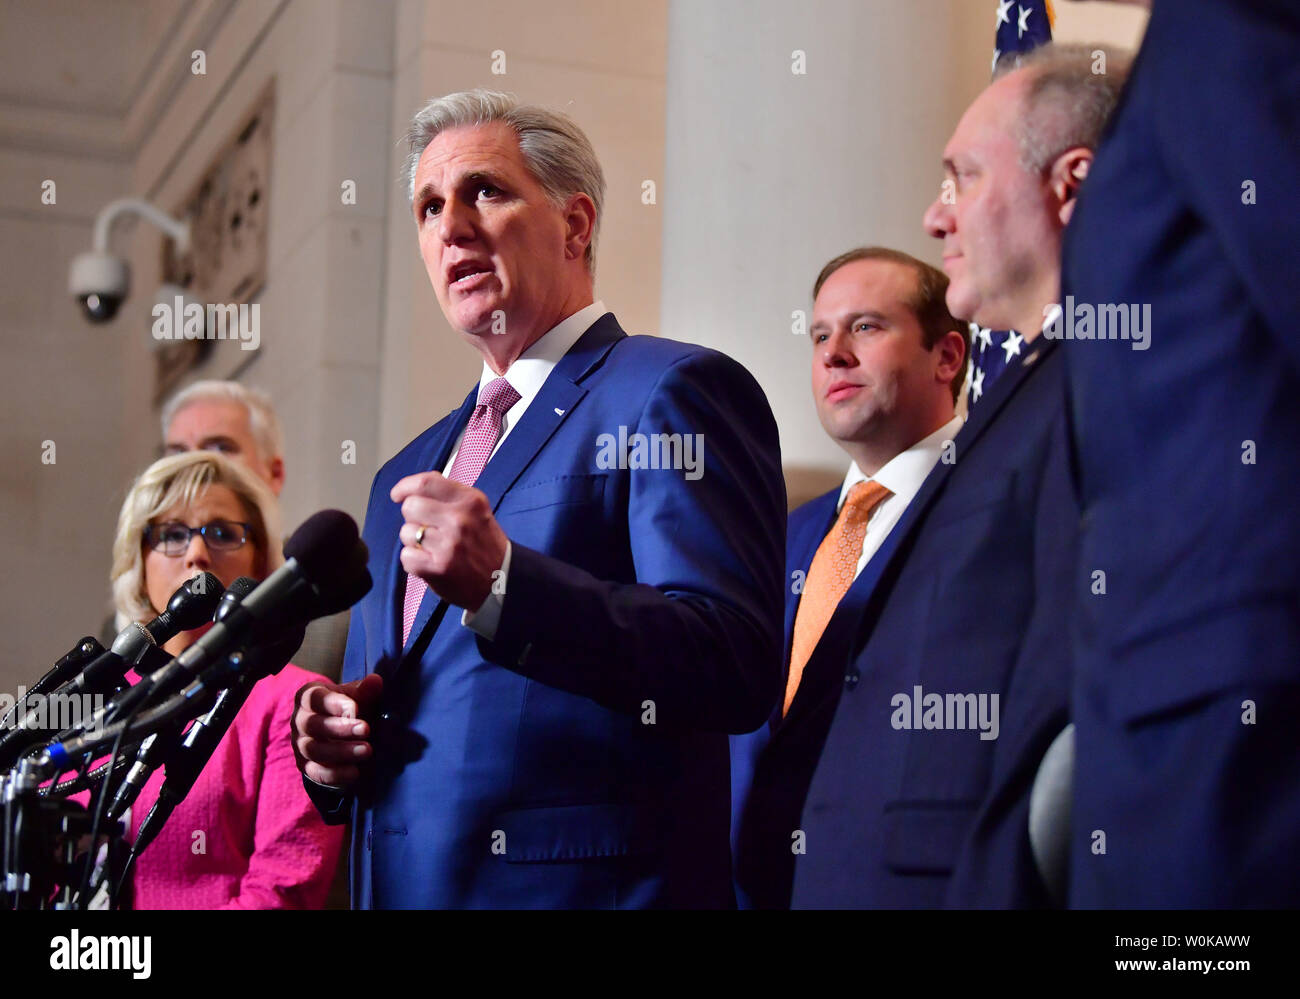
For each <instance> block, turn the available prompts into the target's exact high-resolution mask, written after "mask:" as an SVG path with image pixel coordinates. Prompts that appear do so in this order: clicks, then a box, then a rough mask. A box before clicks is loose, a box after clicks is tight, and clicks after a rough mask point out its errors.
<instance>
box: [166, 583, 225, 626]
mask: <svg viewBox="0 0 1300 999" xmlns="http://www.w3.org/2000/svg"><path fill="white" fill-rule="evenodd" d="M224 592H225V588H224V587H223V586H222V585H221V580H219V579H218V578H217V577H216V576H214V575H213V574H212V573H210V572H205V573H202V574H201V575H198V576H192V577H190V578H189V579H187V580H186V581H185V582H184V583H182V584H181V585H180V587H179V588H177V590H176V592H175V593H173V594H172V596H171V599H170V600H168V601H167V613H168V615H169V616H170V621H169V622H168V623H169V625H170V628H171V632H172V634H173V635H176V634H180V633H181V632H182V631H189V630H191V629H192V628H198V627H201V626H203V625H205V624H207V623H208V622H209V621H211V620H212V612H213V611H214V610H215V609H216V607H217V602H218V601H219V600H220V599H221V595H222V593H224Z"/></svg>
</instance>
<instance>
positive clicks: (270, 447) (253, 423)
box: [162, 378, 284, 462]
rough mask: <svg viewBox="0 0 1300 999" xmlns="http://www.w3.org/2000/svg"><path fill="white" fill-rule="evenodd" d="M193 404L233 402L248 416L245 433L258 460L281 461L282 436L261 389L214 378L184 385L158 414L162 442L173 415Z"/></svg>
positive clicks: (268, 402)
mask: <svg viewBox="0 0 1300 999" xmlns="http://www.w3.org/2000/svg"><path fill="white" fill-rule="evenodd" d="M196 402H236V403H238V404H239V405H241V406H243V407H244V411H245V412H247V413H248V431H249V433H251V434H252V435H253V441H254V443H256V444H257V449H258V451H260V452H261V455H260V456H261V458H262V460H263V461H268V462H269V461H270V460H271V459H273V458H283V457H284V434H283V432H282V431H281V430H280V420H279V418H278V417H277V416H276V415H275V407H274V406H272V405H271V397H270V396H269V395H267V394H266V393H265V392H263V391H262V390H261V389H255V388H250V387H249V386H247V385H241V384H240V383H239V382H230V381H219V380H217V379H214V378H209V379H205V380H203V381H198V382H194V383H193V384H192V385H187V386H185V388H183V389H181V390H180V391H179V392H177V393H176V394H175V395H174V396H172V397H171V398H170V399H168V400H167V405H165V406H164V407H163V411H162V435H163V440H164V441H166V439H167V431H168V430H169V429H170V428H171V425H172V419H173V418H174V417H175V416H176V414H177V413H179V412H180V411H181V410H182V409H184V408H185V407H186V406H192V405H193V404H194V403H196Z"/></svg>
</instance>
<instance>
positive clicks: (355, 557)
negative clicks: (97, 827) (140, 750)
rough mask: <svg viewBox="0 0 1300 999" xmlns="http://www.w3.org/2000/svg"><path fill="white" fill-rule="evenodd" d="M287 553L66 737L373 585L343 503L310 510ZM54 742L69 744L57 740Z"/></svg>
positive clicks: (331, 610) (340, 606)
mask: <svg viewBox="0 0 1300 999" xmlns="http://www.w3.org/2000/svg"><path fill="white" fill-rule="evenodd" d="M284 554H285V558H286V561H285V564H284V565H283V566H281V567H280V568H279V569H277V570H276V571H275V572H273V573H272V574H271V575H270V576H269V577H267V579H266V580H265V581H263V582H262V583H261V584H260V585H258V587H257V588H256V589H255V590H253V591H252V592H251V593H250V594H248V596H247V597H245V598H244V599H243V600H242V601H241V602H240V603H239V604H238V605H237V606H235V607H234V608H233V609H232V610H231V611H230V612H229V613H228V614H226V616H225V617H224V619H223V620H222V621H220V622H219V623H217V624H216V625H214V626H213V627H212V629H211V630H209V631H208V633H207V634H206V635H204V636H203V637H202V638H200V639H199V640H198V641H197V642H195V643H194V644H193V645H191V646H190V647H189V648H188V649H186V650H185V651H184V652H182V653H181V654H180V655H179V656H177V657H176V658H175V659H173V660H172V661H171V662H170V663H168V664H167V665H166V666H164V667H163V668H162V669H160V670H158V671H156V672H154V673H151V674H150V675H149V676H147V677H145V678H143V679H142V680H141V681H140V682H139V683H137V684H136V685H135V686H134V687H132V688H131V689H130V690H127V691H124V692H122V693H121V694H119V695H118V696H117V697H115V698H113V700H112V701H110V702H109V703H108V704H106V705H104V706H103V707H102V708H100V709H99V710H98V711H96V712H95V714H94V715H93V716H92V718H91V721H90V723H89V724H88V725H85V726H83V727H82V728H81V729H80V730H78V729H70V730H65V731H64V732H60V733H59V739H60V740H63V739H65V738H69V737H73V736H75V735H76V732H77V731H85V730H86V729H96V728H101V727H102V725H103V723H104V720H105V718H117V717H120V716H122V715H124V714H125V713H127V712H129V711H130V710H131V709H133V708H134V707H135V705H137V704H139V703H140V702H141V701H147V700H151V699H152V698H154V697H155V696H165V695H167V694H169V693H171V692H173V691H174V690H175V689H176V688H177V687H179V686H180V685H181V684H182V683H184V682H185V681H186V680H187V679H190V678H192V677H194V676H196V675H197V674H199V673H200V672H202V671H203V670H205V669H207V668H208V667H209V666H211V665H213V664H214V663H220V661H221V660H223V659H224V658H225V657H226V656H227V655H228V654H229V653H230V652H232V651H234V650H235V649H237V648H239V647H240V646H244V645H248V644H253V645H257V644H261V643H262V642H264V641H265V640H266V639H267V638H269V637H271V636H273V635H275V634H276V633H277V632H283V630H284V629H285V628H288V627H293V626H296V625H298V624H305V623H306V622H307V621H309V620H311V619H312V618H315V617H322V616H325V615H329V614H336V613H338V612H339V611H341V610H344V609H345V608H348V607H351V606H352V605H353V604H354V603H356V602H357V601H358V600H360V599H361V598H362V597H363V596H365V594H366V593H367V592H369V590H370V587H371V585H372V581H371V578H370V573H369V572H368V571H367V569H366V561H367V558H368V553H367V551H366V546H365V543H364V542H363V541H362V540H361V538H360V536H359V535H358V533H357V524H356V521H354V520H353V519H352V518H351V517H349V516H348V515H347V514H346V513H344V512H343V511H341V510H322V511H321V512H319V513H316V514H313V515H312V516H311V517H309V518H308V519H307V520H306V521H305V522H304V523H303V524H302V525H301V526H300V527H299V528H298V529H297V530H296V531H294V533H293V535H292V536H291V537H290V538H289V540H288V541H286V542H285V543H284ZM75 741H76V743H78V744H79V743H81V742H82V741H83V740H75ZM55 747H57V748H58V749H60V750H62V749H63V748H64V747H62V746H58V743H56V744H55ZM55 747H51V748H52V749H53V748H55Z"/></svg>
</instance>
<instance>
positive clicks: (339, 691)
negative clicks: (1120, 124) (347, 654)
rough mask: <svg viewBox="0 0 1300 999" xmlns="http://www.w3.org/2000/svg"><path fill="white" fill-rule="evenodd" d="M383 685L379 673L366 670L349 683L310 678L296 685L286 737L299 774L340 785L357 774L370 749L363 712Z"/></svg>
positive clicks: (353, 780)
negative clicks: (316, 680)
mask: <svg viewBox="0 0 1300 999" xmlns="http://www.w3.org/2000/svg"><path fill="white" fill-rule="evenodd" d="M383 686H384V681H383V678H382V677H380V676H379V675H378V674H375V673H370V674H367V675H366V676H363V677H362V678H361V679H360V680H354V681H353V682H352V683H344V684H337V683H312V684H308V685H307V686H305V687H303V688H302V689H301V690H299V691H298V696H297V698H296V701H295V704H296V708H295V710H294V713H293V722H292V742H293V755H294V757H295V758H296V759H297V761H298V769H299V770H301V771H302V772H303V774H305V775H306V776H307V777H309V778H310V779H311V780H314V781H316V783H318V784H326V785H329V786H331V787H340V788H345V787H351V786H352V785H353V784H355V783H356V782H357V781H358V780H359V779H360V777H361V767H360V764H361V763H364V762H365V761H366V760H369V759H370V758H371V756H372V755H373V753H374V750H373V748H372V747H371V745H370V742H369V741H368V740H369V738H370V724H369V722H367V721H366V720H365V716H366V715H367V714H368V713H369V712H370V710H371V709H372V708H373V707H375V706H376V705H377V704H378V703H379V696H380V694H381V692H382V691H383Z"/></svg>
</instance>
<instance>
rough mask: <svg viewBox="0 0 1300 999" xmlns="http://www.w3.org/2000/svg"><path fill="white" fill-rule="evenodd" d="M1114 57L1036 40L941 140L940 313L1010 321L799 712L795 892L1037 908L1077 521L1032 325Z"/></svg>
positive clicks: (1047, 287)
mask: <svg viewBox="0 0 1300 999" xmlns="http://www.w3.org/2000/svg"><path fill="white" fill-rule="evenodd" d="M1107 62H1108V64H1109V65H1108V67H1107V68H1108V71H1107V72H1106V73H1105V74H1097V73H1095V72H1094V71H1093V65H1094V63H1095V57H1094V56H1093V55H1092V49H1091V48H1084V49H1072V48H1069V47H1055V46H1048V47H1044V48H1040V49H1038V50H1036V52H1035V53H1034V54H1033V55H1031V56H1029V57H1026V58H1025V59H1024V61H1023V64H1022V65H1021V66H1020V68H1010V67H1008V68H1007V69H1006V71H1004V72H1003V73H1001V75H1000V76H999V77H998V79H996V80H995V81H994V82H993V83H992V84H991V85H990V86H989V87H988V88H987V89H986V90H985V91H984V92H983V93H982V94H981V95H980V96H979V97H978V98H977V99H976V100H975V101H974V102H973V103H972V105H971V106H970V108H969V109H968V110H967V111H966V113H965V114H964V115H963V116H962V119H961V121H960V122H959V123H958V125H957V128H956V130H955V131H954V133H953V135H952V138H951V139H950V140H949V142H948V145H947V147H946V148H945V150H944V170H945V173H946V175H947V179H946V181H945V183H944V185H943V188H942V189H941V192H940V195H939V197H938V198H936V199H935V201H934V203H933V204H932V205H931V206H930V207H929V209H928V210H927V212H926V215H925V226H926V228H927V230H928V231H929V232H930V234H931V235H932V236H934V237H936V238H938V239H942V240H943V263H944V270H945V271H946V272H947V274H948V277H949V279H950V283H949V285H948V293H947V302H948V306H949V308H950V309H951V310H952V313H953V315H954V316H957V317H959V318H962V319H969V320H972V321H973V322H975V323H978V324H979V326H980V327H981V328H993V329H1012V330H1018V331H1019V334H1018V335H1016V336H1013V337H1009V338H1008V340H1007V343H1006V345H1005V346H1004V348H1003V349H1004V350H1005V351H1006V352H1007V360H1008V361H1009V362H1010V363H1009V364H1008V366H1007V368H1006V369H1005V370H1004V371H1003V372H1002V373H1001V374H1000V375H999V376H998V378H997V380H996V382H994V383H993V384H991V385H990V384H989V382H988V380H987V379H986V380H985V383H984V384H983V386H982V393H981V395H980V397H979V399H978V401H977V402H976V403H975V404H974V405H973V406H972V409H971V412H970V416H969V418H968V420H967V422H966V425H965V426H964V427H963V428H962V431H961V433H960V434H958V436H957V438H956V440H955V441H954V442H953V453H952V454H951V456H950V459H948V460H942V461H940V463H939V464H938V465H936V466H935V469H934V471H933V472H932V473H931V474H930V476H929V478H928V479H927V480H926V482H925V484H924V485H923V486H922V487H921V489H920V491H919V492H918V493H917V495H916V497H915V498H914V499H913V500H912V503H911V504H910V505H909V507H908V509H907V512H906V513H905V514H904V516H903V519H902V520H901V521H900V522H899V524H898V525H897V526H896V527H895V528H894V530H893V531H892V532H891V534H890V536H889V538H888V539H887V540H886V542H885V546H884V547H883V548H882V549H881V550H880V551H879V552H877V554H876V556H875V558H874V559H872V562H871V564H870V565H869V566H868V567H867V570H866V571H865V572H863V573H862V574H861V575H859V577H858V579H857V581H856V582H855V583H854V587H853V589H851V590H850V591H849V594H848V595H847V596H846V598H845V599H846V601H849V600H851V601H852V602H853V603H854V605H855V606H856V607H858V608H860V611H859V620H860V621H861V630H860V634H859V635H857V636H856V639H855V644H854V647H853V654H852V655H850V656H848V657H845V656H843V654H842V653H838V652H837V661H836V662H834V663H833V664H831V665H832V666H834V667H838V673H839V676H838V677H837V678H836V682H833V683H828V684H826V686H825V687H824V688H823V689H821V690H818V691H817V692H816V693H817V695H818V696H817V702H816V703H815V704H814V703H810V704H809V706H808V710H809V713H810V720H811V719H812V718H816V717H820V718H824V719H826V724H828V725H829V733H828V735H827V736H826V740H825V745H824V748H823V750H822V755H821V759H820V761H819V763H818V765H817V768H816V772H815V774H814V776H813V780H812V784H811V787H810V788H809V791H808V795H807V800H806V803H805V806H804V810H803V817H802V826H801V830H802V832H803V834H804V837H805V853H804V855H802V856H799V857H798V858H797V860H796V867H795V883H794V895H793V904H794V905H795V906H796V907H868V906H882V907H932V906H940V905H944V904H953V905H961V906H984V905H988V906H998V905H1002V906H1010V905H1033V904H1046V902H1047V901H1048V898H1047V893H1046V891H1045V888H1044V886H1043V885H1042V883H1041V882H1040V880H1039V878H1038V875H1037V873H1036V871H1035V867H1034V861H1033V856H1032V853H1031V846H1030V843H1029V837H1028V828H1027V827H1028V821H1027V813H1028V799H1029V790H1030V787H1031V786H1032V780H1033V776H1034V773H1035V771H1036V769H1037V767H1038V764H1039V762H1040V761H1041V758H1042V755H1043V753H1044V751H1045V750H1046V748H1047V746H1048V745H1049V744H1050V743H1051V741H1052V739H1053V738H1055V736H1056V735H1057V734H1058V733H1059V731H1060V730H1061V729H1062V727H1063V726H1064V725H1065V723H1066V720H1067V719H1066V704H1067V697H1066V694H1067V690H1068V682H1069V677H1068V658H1067V657H1066V656H1065V655H1064V652H1063V645H1064V642H1063V641H1062V626H1063V623H1064V620H1065V618H1064V613H1063V609H1064V607H1065V606H1066V605H1067V603H1068V598H1069V597H1070V595H1071V592H1072V591H1071V587H1072V585H1073V582H1074V546H1073V537H1074V531H1075V529H1076V526H1077V525H1076V521H1077V515H1076V512H1075V506H1074V502H1073V496H1072V489H1071V484H1070V480H1069V475H1068V473H1067V468H1066V464H1065V443H1064V442H1065V437H1064V409H1065V407H1064V394H1063V390H1064V380H1063V373H1062V368H1061V356H1060V351H1057V350H1054V349H1053V348H1054V347H1055V346H1056V345H1055V344H1054V343H1053V342H1051V341H1045V340H1044V338H1043V337H1041V336H1039V335H1038V333H1039V332H1040V330H1041V327H1042V325H1043V323H1044V319H1045V317H1046V316H1048V315H1050V313H1051V306H1052V303H1054V302H1056V301H1057V299H1058V298H1059V276H1060V267H1059V259H1060V241H1061V235H1062V232H1063V231H1064V229H1065V226H1066V223H1067V222H1068V220H1069V218H1070V214H1071V212H1072V211H1073V207H1074V204H1075V197H1076V195H1077V193H1078V190H1079V187H1080V184H1081V183H1082V181H1083V178H1084V176H1085V175H1086V174H1087V171H1088V167H1089V165H1090V163H1091V161H1092V150H1093V148H1094V147H1095V145H1096V142H1097V140H1098V137H1099V135H1100V132H1101V128H1102V125H1103V123H1104V121H1105V117H1106V114H1107V113H1108V112H1109V110H1110V108H1111V107H1112V106H1113V105H1114V101H1115V99H1116V97H1117V95H1118V91H1119V88H1120V84H1121V79H1122V67H1121V64H1120V60H1119V59H1117V58H1113V57H1112V58H1109V59H1108V60H1107ZM816 665H817V663H816V661H815V659H814V662H813V663H811V664H810V666H809V670H810V671H811V670H812V669H813V668H814V667H815V666H816ZM826 672H827V673H830V672H832V670H831V669H827V670H826ZM810 693H812V692H811V691H810Z"/></svg>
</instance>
